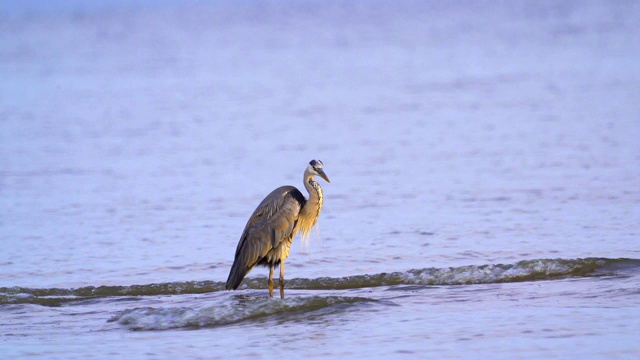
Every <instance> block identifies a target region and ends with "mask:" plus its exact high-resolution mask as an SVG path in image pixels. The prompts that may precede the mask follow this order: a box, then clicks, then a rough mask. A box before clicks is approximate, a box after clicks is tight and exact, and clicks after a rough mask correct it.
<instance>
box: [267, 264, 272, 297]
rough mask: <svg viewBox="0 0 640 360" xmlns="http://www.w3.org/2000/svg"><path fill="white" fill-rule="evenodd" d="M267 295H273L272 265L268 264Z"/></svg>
mask: <svg viewBox="0 0 640 360" xmlns="http://www.w3.org/2000/svg"><path fill="white" fill-rule="evenodd" d="M268 284H269V297H273V265H269V282H268Z"/></svg>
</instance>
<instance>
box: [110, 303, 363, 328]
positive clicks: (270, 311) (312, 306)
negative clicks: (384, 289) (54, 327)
mask: <svg viewBox="0 0 640 360" xmlns="http://www.w3.org/2000/svg"><path fill="white" fill-rule="evenodd" d="M371 301H374V300H371V299H366V298H360V297H342V296H311V297H295V298H288V299H284V300H274V299H270V298H267V297H264V296H260V297H246V296H234V297H231V300H230V301H228V302H226V303H225V304H224V305H215V306H207V307H203V308H191V307H174V308H153V307H144V308H136V309H131V310H125V311H122V312H120V313H119V314H118V315H116V316H114V317H113V318H111V319H110V320H109V322H117V323H119V324H120V325H123V326H125V327H127V328H129V329H131V330H167V329H175V328H201V327H213V326H222V325H229V324H234V323H238V322H241V321H261V320H266V319H270V318H277V319H278V320H280V321H284V320H287V319H291V318H295V319H296V320H297V321H300V320H301V319H305V318H306V319H310V318H313V317H314V316H322V315H326V314H327V313H329V312H332V311H340V310H342V309H344V308H345V307H348V306H350V305H353V304H356V303H364V302H371ZM301 315H302V316H301Z"/></svg>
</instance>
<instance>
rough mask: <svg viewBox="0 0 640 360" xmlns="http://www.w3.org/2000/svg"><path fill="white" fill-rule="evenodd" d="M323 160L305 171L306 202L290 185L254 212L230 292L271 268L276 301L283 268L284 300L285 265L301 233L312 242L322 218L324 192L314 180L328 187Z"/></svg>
mask: <svg viewBox="0 0 640 360" xmlns="http://www.w3.org/2000/svg"><path fill="white" fill-rule="evenodd" d="M323 167H324V164H323V163H322V161H320V160H311V161H310V162H309V165H307V167H306V169H305V170H304V177H303V181H304V187H305V189H307V192H308V193H309V199H305V197H304V195H302V193H301V192H300V190H298V189H296V188H295V187H294V186H291V185H286V186H281V187H279V188H277V189H275V190H273V191H272V192H271V193H270V194H269V195H267V197H265V198H264V200H262V202H261V203H260V204H259V205H258V207H257V208H256V209H255V210H254V211H253V214H251V217H250V218H249V220H248V221H247V225H245V227H244V231H243V232H242V235H241V236H240V241H239V242H238V247H237V248H236V255H235V259H234V260H233V265H232V266H231V271H230V272H229V277H228V278H227V283H226V289H227V290H231V289H233V290H236V289H237V288H238V286H240V283H242V280H243V279H244V277H245V276H247V274H248V273H249V272H250V271H251V270H252V269H253V268H254V267H255V266H256V265H261V266H268V267H269V281H268V286H269V297H273V272H274V269H275V267H276V266H278V265H280V282H279V285H280V298H281V299H284V261H285V260H286V259H287V257H289V250H290V248H291V243H292V242H293V239H294V238H295V237H296V234H298V232H300V233H301V235H302V238H303V239H305V238H308V237H309V233H310V231H311V228H313V227H314V226H315V224H316V222H317V221H318V217H320V210H321V209H322V202H323V198H324V197H323V195H322V188H321V187H320V184H318V182H317V181H315V179H314V176H319V177H321V178H323V179H324V180H326V181H327V182H328V183H330V182H331V181H329V177H328V176H327V175H326V174H325V173H324V169H323Z"/></svg>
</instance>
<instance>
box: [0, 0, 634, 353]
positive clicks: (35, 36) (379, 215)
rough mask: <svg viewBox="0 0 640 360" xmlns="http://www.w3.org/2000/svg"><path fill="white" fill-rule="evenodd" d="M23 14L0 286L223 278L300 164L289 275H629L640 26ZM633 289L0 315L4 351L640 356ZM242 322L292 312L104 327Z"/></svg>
mask: <svg viewBox="0 0 640 360" xmlns="http://www.w3.org/2000/svg"><path fill="white" fill-rule="evenodd" d="M34 4H35V5H34ZM38 4H39V2H34V3H29V2H27V3H26V5H24V6H25V7H23V8H20V5H15V7H11V6H8V5H3V6H2V7H0V9H1V10H2V11H3V12H2V13H1V14H2V16H1V17H0V78H1V80H2V81H0V242H1V247H2V251H0V287H14V286H21V287H28V288H53V287H59V288H74V287H85V286H99V285H114V286H115V285H117V286H124V285H132V284H151V283H160V282H185V281H201V280H212V281H224V280H225V279H226V276H227V274H228V271H229V268H230V265H231V262H232V260H233V254H234V251H235V247H236V244H237V241H238V237H239V236H240V233H241V231H242V228H243V226H244V224H245V222H246V220H247V217H248V216H249V215H250V214H251V212H252V211H253V209H254V208H255V206H256V205H257V204H258V203H259V202H260V200H261V199H262V198H263V197H264V196H265V195H266V194H268V193H269V192H270V191H271V190H272V189H274V188H276V187H278V186H280V185H284V184H291V185H295V186H298V187H299V188H302V184H301V178H302V172H303V170H304V167H305V166H306V164H307V163H308V161H309V160H311V159H314V158H319V159H321V160H322V161H323V162H324V164H325V170H326V172H327V174H328V175H329V176H330V178H331V181H332V182H331V184H324V183H323V184H322V186H323V188H324V193H325V196H326V199H325V206H324V208H323V213H322V216H321V218H320V221H319V225H318V228H319V230H318V231H314V232H312V237H311V249H310V252H309V253H306V252H305V251H303V250H302V248H301V247H300V244H299V242H298V241H296V242H295V243H294V245H293V247H292V255H291V257H290V258H289V260H288V261H287V276H288V277H289V278H307V279H316V278H320V277H324V276H329V277H344V276H350V275H359V274H380V273H386V272H394V271H399V272H403V271H407V270H409V269H423V268H430V267H435V268H442V269H445V268H448V267H460V266H463V265H488V264H497V263H509V264H511V263H516V262H518V261H521V260H529V259H543V258H561V259H575V258H583V257H600V258H632V259H638V258H640V241H638V240H639V237H640V230H639V224H640V190H638V189H639V187H638V185H639V182H638V179H640V142H639V141H638V139H640V107H639V106H638V103H639V102H638V100H639V99H640V98H639V96H638V94H640V65H638V64H640V42H639V41H638V38H640V37H639V35H640V21H638V20H640V7H639V6H638V4H636V3H635V2H606V1H590V2H566V1H565V2H556V1H544V2H540V1H516V2H512V1H506V2H498V3H495V2H487V3H484V2H465V1H462V2H455V3H448V2H447V3H437V2H410V1H401V2H385V1H381V2H376V3H369V2H334V1H331V2H313V1H311V2H282V3H280V2H254V1H247V2H242V3H239V4H236V3H232V2H216V3H214V4H204V3H199V2H194V3H187V4H179V3H178V2H176V3H173V2H171V1H167V2H163V4H162V5H154V4H152V3H148V2H139V3H137V4H138V5H136V4H134V5H124V4H121V3H119V2H117V1H115V2H106V1H105V2H102V3H99V4H96V5H94V6H92V5H86V4H74V3H73V2H71V3H68V5H65V7H64V8H56V7H51V8H50V7H46V8H44V9H43V8H42V7H41V6H40V5H38ZM24 9H27V10H24ZM37 9H41V10H37ZM74 9H75V10H74ZM264 275H266V270H265V269H256V270H255V271H254V272H252V273H251V277H259V276H264ZM635 288H637V272H635V275H633V276H632V275H625V276H613V277H605V278H602V277H597V278H580V279H565V280H555V281H544V282H524V283H509V284H484V285H469V286H461V287H456V286H442V287H428V286H422V287H415V288H413V287H402V286H400V287H398V286H392V287H384V286H380V287H373V288H364V289H361V290H355V289H352V290H349V291H329V290H322V291H316V292H314V291H312V290H291V291H290V292H288V293H289V294H291V295H290V299H288V300H287V301H288V302H287V303H285V305H284V306H285V308H284V310H283V309H282V308H281V305H269V304H271V303H269V302H266V303H263V302H262V301H263V300H261V299H262V296H263V295H264V294H265V291H260V290H243V291H242V292H240V293H237V292H236V293H228V292H215V293H211V294H203V295H174V296H169V295H164V296H149V297H126V298H123V299H119V298H117V297H116V298H114V299H112V301H111V300H109V298H107V299H106V300H104V299H103V300H93V301H89V302H80V303H77V304H75V305H74V304H73V303H71V304H66V305H64V306H62V307H54V308H52V307H43V306H40V305H36V304H22V305H20V304H3V305H0V311H1V312H2V313H3V315H2V320H0V323H2V329H3V330H2V332H0V349H2V350H3V352H4V353H6V354H10V355H13V356H15V357H28V356H32V357H46V358H53V357H57V356H58V357H61V358H73V357H77V358H86V357H87V356H92V357H113V356H114V355H115V356H118V357H125V356H127V355H131V354H135V355H136V356H137V357H151V358H153V357H159V358H167V357H171V356H173V355H178V354H179V355H182V356H188V357H193V358H210V357H215V356H216V355H218V356H223V355H225V356H226V355H233V357H236V358H243V357H247V358H249V357H252V358H254V357H256V356H261V357H272V356H273V357H275V356H288V357H291V356H293V355H297V356H302V355H304V356H316V357H325V356H327V357H328V356H332V357H335V356H345V357H346V356H348V357H350V358H355V357H367V358H371V357H384V358H388V357H389V356H393V355H404V354H409V355H413V356H416V357H418V356H419V357H424V356H434V357H455V358H460V357H470V358H473V357H479V356H481V355H483V354H484V355H491V356H494V357H498V358H509V357H512V356H513V354H514V353H516V352H517V353H519V354H523V355H524V356H527V357H559V358H566V357H574V356H580V355H585V356H589V357H600V358H609V357H625V356H627V357H634V356H637V355H638V353H640V348H639V347H638V345H637V343H640V342H639V341H638V340H640V338H639V337H638V335H637V334H638V330H640V328H639V327H638V324H640V321H638V318H639V314H640V313H639V312H638V308H639V307H638V306H639V305H640V297H639V296H638V295H639V294H638V293H637V290H634V289H635ZM616 294H618V295H616ZM245 295H246V296H247V299H244V298H242V296H245ZM238 296H240V298H238ZM332 296H342V297H344V298H345V299H347V300H344V299H342V298H340V299H338V300H335V302H336V304H335V305H331V306H329V305H327V303H326V301H325V298H328V299H333V298H332ZM296 298H297V299H298V300H296ZM352 298H367V299H368V298H371V299H374V300H376V302H373V303H370V302H368V301H364V302H359V301H355V300H353V301H352ZM300 299H310V300H309V301H308V304H307V303H305V304H307V305H309V304H312V305H313V304H316V305H313V306H316V307H317V309H318V310H314V311H311V312H308V311H306V312H303V314H300V311H296V309H298V310H299V308H298V307H297V306H301V305H300V304H299V303H297V302H296V301H303V302H304V301H305V300H300ZM245 300H246V302H247V303H248V304H249V305H246V306H247V309H248V310H246V311H247V313H249V314H255V312H257V311H259V309H261V308H262V307H266V308H269V309H271V308H270V306H280V307H277V308H275V309H271V310H269V311H273V312H274V313H277V314H279V315H278V316H277V317H276V318H273V317H265V318H264V319H263V320H259V321H244V320H242V321H239V322H236V323H233V324H231V325H229V324H226V325H224V326H213V327H207V326H205V327H204V328H198V330H197V331H188V332H185V331H179V330H166V331H164V332H158V331H154V332H150V333H149V332H131V331H130V327H128V326H127V325H126V324H123V323H122V322H117V321H112V322H107V320H109V319H111V318H112V317H114V316H117V315H118V314H122V312H125V313H126V312H127V311H129V310H132V309H135V308H137V307H142V308H151V309H156V310H158V309H160V310H162V309H169V310H168V314H169V315H163V314H166V312H163V313H161V314H160V313H158V312H154V311H151V314H152V315H151V316H146V315H144V316H143V315H141V314H138V313H133V314H134V315H135V314H138V317H137V318H136V319H138V320H139V321H141V322H143V321H152V322H160V325H157V326H155V327H151V328H155V329H164V328H172V329H173V328H178V329H181V327H180V326H162V325H163V324H166V323H167V322H169V325H171V324H175V323H174V322H172V321H174V320H173V318H175V317H178V319H182V320H184V321H187V320H189V319H194V318H195V319H196V320H197V321H199V320H198V319H200V320H202V319H203V318H204V319H205V320H202V321H203V322H204V324H205V325H206V324H210V323H209V322H207V321H208V320H206V319H210V318H211V317H216V316H219V314H218V313H217V312H215V311H214V312H210V311H213V310H212V309H218V308H226V307H231V308H232V309H233V308H234V307H235V306H237V307H242V306H244V304H245ZM331 301H333V300H331ZM354 301H355V302H354ZM317 304H321V305H317ZM331 304H333V303H331ZM350 304H355V305H350ZM286 306H289V307H290V309H291V311H285V310H287V309H289V308H287V307H286ZM327 306H328V307H327ZM175 308H185V309H187V310H189V311H186V312H185V313H184V314H186V315H184V314H183V312H180V314H183V315H176V312H173V311H172V309H175ZM193 311H195V313H194V312H193ZM267 313H269V312H267ZM146 314H147V315H148V312H147V313H146ZM193 314H195V315H193ZM212 314H213V315H212ZM224 314H226V315H225V316H227V315H229V312H226V313H224ZM242 314H244V313H242ZM242 314H240V315H238V314H237V313H233V311H231V315H233V316H236V315H237V316H238V317H237V318H239V319H245V318H246V317H244V316H243V315H242ZM233 316H231V318H234V319H236V318H235V317H233ZM251 316H253V315H251ZM149 319H150V320H149ZM185 319H186V320H185ZM136 321H137V320H136ZM187 322H188V321H187ZM177 323H178V324H181V322H180V321H178V322H177ZM154 324H155V323H154ZM116 343H117V344H116Z"/></svg>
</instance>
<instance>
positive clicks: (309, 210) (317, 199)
mask: <svg viewBox="0 0 640 360" xmlns="http://www.w3.org/2000/svg"><path fill="white" fill-rule="evenodd" d="M304 187H305V188H306V189H307V191H308V192H309V200H307V202H306V204H305V205H304V207H303V208H302V210H301V212H302V213H303V214H302V215H303V216H301V218H303V219H305V220H306V219H308V221H304V223H303V224H300V225H301V230H302V232H303V234H304V233H306V234H308V233H309V231H311V228H312V227H313V226H314V225H315V224H316V221H317V220H318V217H319V216H320V210H321V209H322V201H323V199H324V196H323V195H322V188H321V187H320V184H318V182H316V181H315V180H314V179H313V175H307V174H305V176H304Z"/></svg>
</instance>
